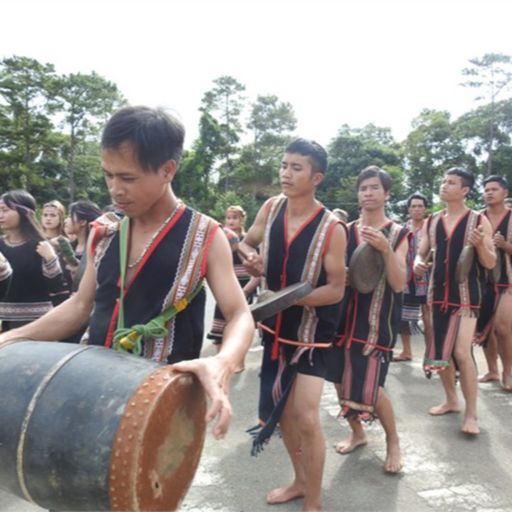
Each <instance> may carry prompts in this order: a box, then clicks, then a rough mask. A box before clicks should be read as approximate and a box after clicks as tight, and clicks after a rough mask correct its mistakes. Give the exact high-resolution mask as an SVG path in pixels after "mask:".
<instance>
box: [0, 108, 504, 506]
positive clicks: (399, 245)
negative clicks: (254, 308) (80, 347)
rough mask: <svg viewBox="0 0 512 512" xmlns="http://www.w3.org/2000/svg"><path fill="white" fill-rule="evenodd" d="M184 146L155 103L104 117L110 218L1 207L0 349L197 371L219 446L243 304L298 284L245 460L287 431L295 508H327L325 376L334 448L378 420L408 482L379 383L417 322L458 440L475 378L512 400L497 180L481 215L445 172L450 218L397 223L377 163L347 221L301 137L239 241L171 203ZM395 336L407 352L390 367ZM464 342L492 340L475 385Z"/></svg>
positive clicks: (6, 203)
mask: <svg viewBox="0 0 512 512" xmlns="http://www.w3.org/2000/svg"><path fill="white" fill-rule="evenodd" d="M183 140H184V129H183V126H182V125H181V123H180V122H179V121H178V120H177V119H175V118H174V117H172V116H169V115H168V114H166V113H165V112H163V111H162V110H159V109H150V108H147V107H125V108H123V109H121V110H120V111H118V112H117V113H115V114H114V116H113V117H112V118H111V119H110V120H109V121H108V123H107V124H106V126H105V129H104V132H103V135H102V140H101V161H102V167H103V171H104V174H105V180H106V185H107V187H108V189H109V192H110V195H111V198H112V203H113V207H114V210H115V211H116V212H117V215H115V214H112V213H103V212H102V211H101V210H100V209H99V208H98V207H97V206H96V205H95V204H93V203H91V202H90V201H85V200H81V201H77V202H74V203H72V204H71V205H69V207H68V212H69V214H68V216H66V212H65V208H64V207H63V205H62V204H61V203H60V202H59V201H58V200H54V201H50V202H48V203H46V204H44V206H43V208H42V210H41V223H40V224H39V222H38V221H37V215H36V203H35V200H34V198H33V197H32V196H31V195H30V194H29V193H28V192H26V191H23V190H14V191H10V192H6V193H4V194H3V195H2V196H1V197H0V228H1V230H2V236H1V237H0V294H1V295H0V319H1V321H2V334H0V346H1V344H6V343H14V342H16V339H20V338H21V339H27V338H29V339H42V340H66V341H74V342H78V341H80V342H82V343H89V344H95V345H103V346H105V347H107V348H111V347H112V348H118V349H120V350H125V351H129V352H133V353H136V354H140V355H141V356H143V357H146V358H149V359H152V360H156V361H160V362H162V363H169V364H172V367H173V369H175V370H176V371H191V372H194V373H195V374H196V375H197V376H198V377H199V379H200V380H201V382H202V383H203V385H204V387H205V389H206V391H207V393H208V395H209V397H210V399H211V400H210V402H211V403H210V407H209V410H208V413H207V417H208V419H213V418H215V417H217V422H216V424H215V426H214V435H215V436H216V437H222V436H224V435H225V433H226V431H227V428H228V425H229V421H230V417H231V406H230V403H229V400H228V387H229V382H230V379H231V377H232V375H233V374H234V373H236V372H241V371H243V370H244V357H245V353H246V352H247V350H248V348H249V346H250V345H251V343H252V339H253V334H254V328H255V326H254V322H253V320H252V317H251V314H250V310H249V306H248V303H249V302H251V301H252V300H253V299H254V297H255V295H257V294H258V293H259V292H263V291H266V290H269V291H274V292H276V291H279V290H282V289H284V288H286V287H288V286H289V285H293V284H295V283H299V282H304V281H307V282H309V283H310V284H311V286H312V288H313V291H312V292H311V293H310V294H309V295H307V296H306V297H304V298H302V299H300V300H299V301H298V302H297V303H296V304H295V305H294V306H292V307H289V308H287V309H284V310H282V311H280V312H278V313H277V314H275V315H274V316H272V317H271V318H267V319H265V320H263V321H262V322H261V323H259V324H258V329H259V331H260V333H261V343H262V344H263V348H264V350H263V355H262V363H261V371H260V398H259V404H258V409H257V412H258V417H259V422H258V426H257V428H255V429H252V431H251V432H252V434H253V436H254V440H253V450H252V451H253V453H254V454H256V453H258V452H260V451H261V450H262V449H263V447H264V446H265V445H266V444H267V443H268V441H269V439H270V438H271V436H272V434H273V433H274V431H275V429H276V427H278V426H279V430H280V432H281V434H282V439H283V442H284V444H285V447H286V449H287V452H288V456H289V459H290V463H291V465H292V467H293V470H294V475H295V476H294V479H293V481H292V482H291V483H289V484H288V485H285V486H283V487H277V488H276V489H273V490H271V491H270V492H269V493H268V495H267V498H266V499H267V502H268V503H269V504H278V503H285V502H287V501H289V500H292V499H296V498H303V499H304V510H320V509H321V503H322V474H323V467H324V460H325V439H324V436H323V434H322V425H321V422H320V414H319V407H320V399H321V396H322V391H323V386H324V382H325V381H326V380H327V381H329V382H332V383H333V384H334V385H335V387H336V391H337V396H338V399H339V403H340V411H341V412H340V415H341V416H343V417H344V418H346V419H347V421H348V425H349V426H350V429H351V433H350V436H349V437H348V439H345V440H342V441H340V442H338V443H337V445H336V451H337V452H338V453H340V454H342V455H343V454H347V453H350V452H351V451H352V450H354V449H355V448H357V447H359V446H362V445H365V444H366V443H367V438H366V435H365V431H364V424H365V422H368V421H372V420H374V419H378V420H379V421H380V422H381V424H382V426H383V429H384V432H385V436H386V446H387V453H386V458H385V461H384V469H385V471H386V472H389V473H392V474H395V473H398V472H400V470H401V468H402V456H401V452H400V441H399V436H398V432H397V427H396V422H395V417H394V413H393V405H392V397H391V396H390V395H389V394H388V393H387V392H386V391H385V381H386V376H387V373H388V369H389V365H390V364H391V363H392V362H393V361H395V362H397V363H399V362H405V364H406V362H407V361H410V360H412V357H413V352H412V347H411V335H412V334H413V333H414V332H415V330H417V329H419V328H420V326H421V331H422V333H423V336H424V339H425V356H424V361H423V368H424V372H425V375H426V376H427V377H429V378H430V377H431V376H432V375H433V374H434V373H438V374H439V375H440V377H441V382H442V385H443V388H444V391H445V394H446V400H445V401H444V402H443V403H441V404H439V405H436V406H434V407H432V408H431V409H430V411H429V412H430V414H432V415H435V416H437V415H442V414H446V413H450V412H456V411H459V410H460V409H461V407H460V403H459V399H458V396H457V391H456V382H457V379H458V380H459V381H460V387H461V390H462V394H463V397H464V404H465V407H464V411H463V414H462V423H461V430H462V432H464V433H465V434H467V435H468V436H475V435H477V434H478V433H479V432H480V430H479V425H478V418H477V386H478V380H480V381H481V382H487V381H495V380H496V381H498V380H499V381H500V382H501V387H502V389H503V390H504V391H512V368H511V366H512V317H511V315H510V314H507V312H510V311H512V219H511V217H512V210H511V209H510V207H509V206H507V204H506V200H507V196H508V185H507V181H506V179H505V178H504V177H502V176H488V177H486V178H485V180H484V183H483V187H484V191H483V199H484V202H485V205H486V208H485V209H484V210H483V211H474V210H472V209H470V208H469V207H468V206H467V204H466V199H467V196H468V194H469V192H470V191H471V190H472V189H473V187H474V185H475V183H474V177H473V175H472V174H471V173H469V172H468V171H466V170H465V169H463V168H459V167H453V168H450V169H447V171H446V172H445V174H444V176H443V179H442V182H441V185H440V189H439V199H440V202H442V203H443V208H442V209H437V208H436V209H435V210H436V211H435V213H433V214H431V215H429V214H428V209H429V206H430V205H429V204H428V200H427V198H426V197H425V196H424V195H422V194H421V193H420V192H416V193H414V194H412V195H411V196H410V197H409V198H408V200H407V209H408V217H407V219H405V220H404V221H403V222H402V221H400V222H399V221H397V220H396V219H391V218H390V217H388V216H387V214H386V211H387V210H386V204H387V201H388V200H389V197H390V193H391V188H392V179H391V177H390V175H389V174H388V173H387V172H386V171H384V170H383V169H380V168H379V167H376V166H370V167H367V168H365V169H362V170H361V171H360V173H359V175H358V177H357V183H356V188H355V191H354V192H355V194H356V195H357V198H358V204H359V217H358V218H357V219H347V214H346V212H345V211H344V210H341V209H336V210H334V211H330V210H329V209H328V208H326V207H325V206H324V205H323V204H321V203H320V201H318V199H317V198H316V190H317V187H319V186H320V185H321V183H322V181H323V179H324V176H325V173H326V172H327V167H328V164H327V162H328V155H327V153H326V151H325V150H324V148H322V147H321V146H320V145H319V144H317V143H316V142H314V141H311V140H307V139H297V140H295V141H293V142H292V143H291V144H290V145H288V146H287V147H286V148H285V150H284V156H283V158H282V163H281V167H280V169H279V182H280V186H281V194H279V195H277V196H275V197H271V198H270V199H268V200H267V201H266V202H265V203H264V204H263V206H262V207H261V209H260V210H259V212H258V214H257V215H256V218H255V220H254V222H253V224H252V225H251V226H250V227H248V228H247V230H246V227H245V220H246V213H245V211H244V209H243V207H241V206H239V205H232V206H230V207H228V208H227V210H226V214H225V219H224V222H223V226H220V225H219V223H218V222H217V221H214V220H213V219H211V218H210V217H208V216H207V215H204V214H202V213H199V212H197V211H195V210H194V209H192V208H190V207H188V206H187V205H186V204H185V203H184V202H183V201H182V199H180V198H178V197H176V196H175V194H174V192H173V189H172V181H173V178H174V176H175V174H176V172H177V169H178V165H179V161H180V157H181V152H182V149H183ZM341 206H343V205H341ZM365 258H366V259H365ZM361 261H362V262H363V264H361ZM121 262H125V263H124V264H122V263H121ZM368 262H370V263H371V264H370V266H371V268H369V267H368V265H369V263H368ZM364 265H366V267H365V266H364ZM362 273H364V274H365V276H364V277H365V279H366V281H365V282H363V283H362V284H361V281H362V280H361V279H360V278H361V277H362V275H361V274H362ZM366 274H371V275H370V278H371V279H370V281H371V282H370V284H368V279H367V278H368V275H366ZM205 281H206V282H207V283H208V285H209V288H210V289H211V291H212V293H213V295H214V298H215V301H216V304H217V307H216V309H215V313H214V318H213V319H207V322H211V329H210V331H209V333H208V335H207V337H208V338H210V339H211V340H212V342H213V343H214V344H215V346H216V355H215V356H213V357H208V358H205V357H203V358H200V352H201V348H202V343H203V338H204V322H205V319H204V313H205V290H204V286H203V283H204V282H205ZM148 297H151V299H148ZM149 322H153V323H155V322H156V323H157V324H158V325H161V326H162V329H161V330H160V331H158V334H153V335H148V330H147V329H144V326H145V325H147V324H148V323H149ZM127 332H128V334H127ZM399 334H400V337H401V341H402V350H401V352H400V353H397V354H395V355H393V351H394V348H395V343H396V341H397V337H398V335H399ZM475 344H482V345H483V346H484V351H485V355H486V360H487V363H488V371H487V372H486V373H485V374H484V375H483V376H482V377H480V379H478V377H477V370H476V366H475V362H474V358H473V353H472V350H473V346H474V345H475ZM498 358H499V359H500V360H501V364H502V371H501V374H500V372H499V370H498Z"/></svg>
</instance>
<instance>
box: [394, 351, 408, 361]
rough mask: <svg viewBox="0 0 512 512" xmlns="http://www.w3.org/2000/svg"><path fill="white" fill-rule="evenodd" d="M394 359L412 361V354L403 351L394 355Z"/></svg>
mask: <svg viewBox="0 0 512 512" xmlns="http://www.w3.org/2000/svg"><path fill="white" fill-rule="evenodd" d="M393 361H394V362H398V363H400V362H402V361H412V354H405V353H404V352H402V353H401V354H398V355H397V356H394V357H393Z"/></svg>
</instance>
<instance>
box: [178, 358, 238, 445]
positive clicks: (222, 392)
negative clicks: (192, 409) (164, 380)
mask: <svg viewBox="0 0 512 512" xmlns="http://www.w3.org/2000/svg"><path fill="white" fill-rule="evenodd" d="M170 368H171V369H172V370H176V371H178V372H190V373H193V374H194V375H196V377H197V378H198V379H199V381H200V382H201V384H202V385H203V387H204V389H205V391H206V394H207V395H208V397H209V399H210V405H209V407H208V410H207V412H206V421H211V420H213V419H214V418H217V421H216V423H215V426H214V427H213V435H214V436H215V438H216V439H222V438H223V437H224V436H225V435H226V433H227V431H228V428H229V424H230V422H231V416H232V415H233V412H232V410H231V404H230V403H229V399H228V386H229V379H230V377H231V372H230V369H229V367H228V365H227V364H226V363H225V362H224V360H223V359H222V358H221V357H219V356H215V357H206V358H201V359H193V360H192V361H183V362H181V363H176V364H173V365H171V366H170Z"/></svg>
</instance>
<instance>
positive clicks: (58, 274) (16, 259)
mask: <svg viewBox="0 0 512 512" xmlns="http://www.w3.org/2000/svg"><path fill="white" fill-rule="evenodd" d="M38 243H39V242H37V241H35V240H27V241H26V242H24V243H23V244H21V245H15V246H13V245H10V244H8V243H7V242H6V240H5V237H0V252H1V253H2V254H3V255H4V256H5V258H6V259H7V261H8V262H9V263H10V266H11V268H12V274H10V275H7V274H5V273H4V275H2V276H0V282H1V283H3V284H2V285H1V286H0V292H1V293H2V297H1V298H0V320H2V321H3V328H4V330H5V328H6V326H11V327H12V326H17V325H22V324H25V323H28V322H32V321H33V320H36V319H37V318H39V317H41V316H43V315H44V314H45V313H47V312H48V311H50V310H51V309H52V308H53V307H54V306H56V305H58V304H60V302H62V301H63V300H65V299H66V298H67V297H69V291H68V289H67V283H66V282H65V280H64V277H63V274H62V268H61V266H60V263H59V259H58V258H57V257H55V258H54V259H52V260H51V261H49V262H46V261H44V259H43V258H42V257H41V256H40V255H39V254H38V253H37V251H36V247H37V245H38Z"/></svg>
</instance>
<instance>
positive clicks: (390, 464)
mask: <svg viewBox="0 0 512 512" xmlns="http://www.w3.org/2000/svg"><path fill="white" fill-rule="evenodd" d="M402 467H403V463H402V455H401V453H400V444H399V443H398V441H396V442H393V443H387V447H386V460H385V461H384V471H386V473H394V474H396V473H399V472H400V470H401V469H402Z"/></svg>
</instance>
